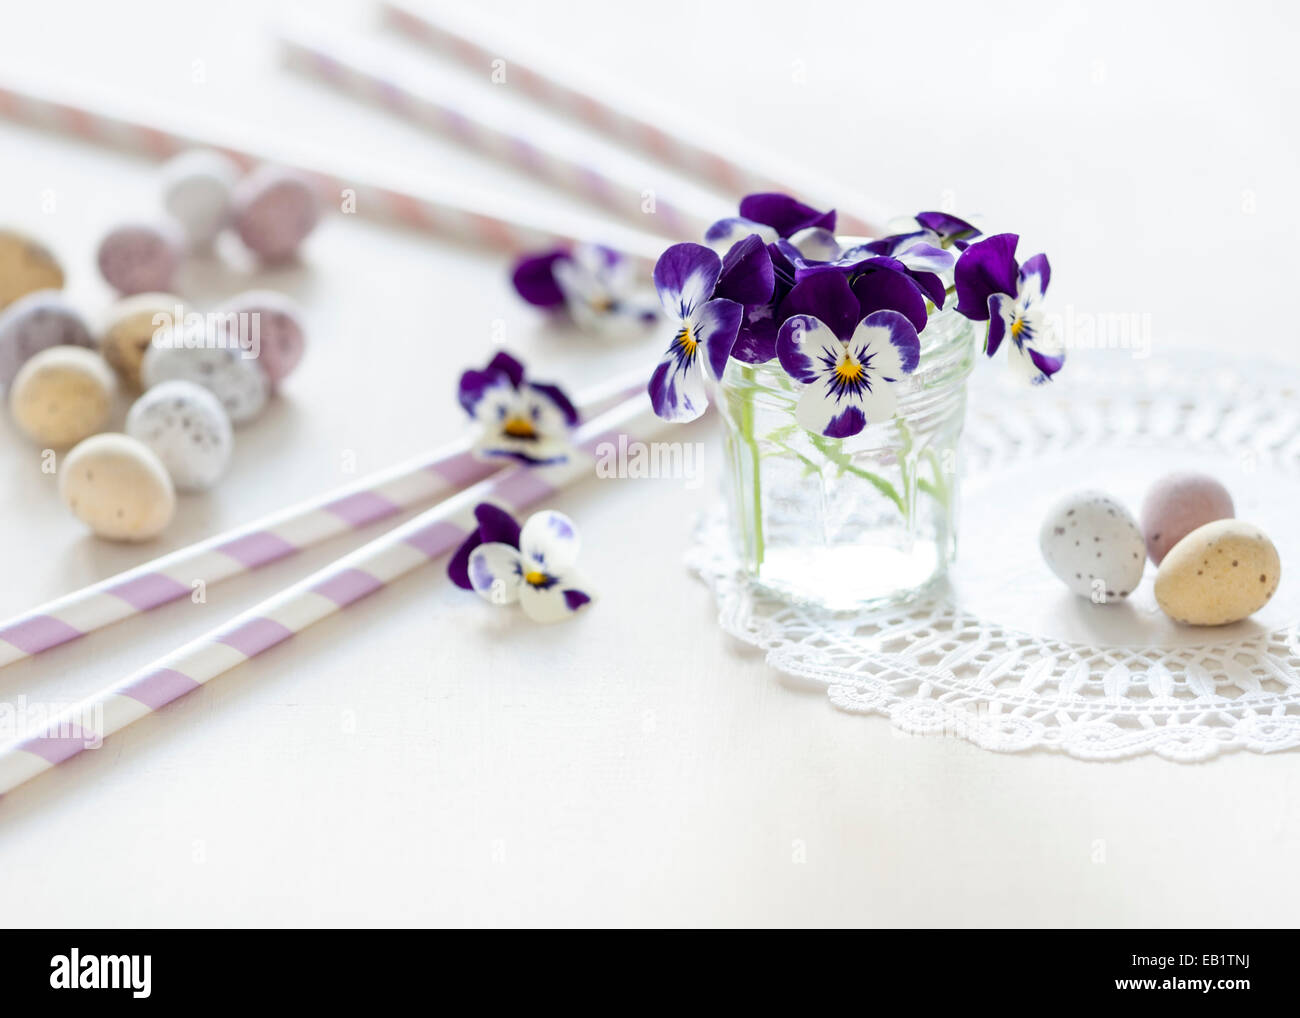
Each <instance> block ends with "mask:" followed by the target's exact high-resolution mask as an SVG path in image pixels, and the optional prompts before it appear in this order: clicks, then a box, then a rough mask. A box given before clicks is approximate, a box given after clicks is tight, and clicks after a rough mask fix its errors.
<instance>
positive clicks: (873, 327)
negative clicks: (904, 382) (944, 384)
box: [777, 311, 921, 438]
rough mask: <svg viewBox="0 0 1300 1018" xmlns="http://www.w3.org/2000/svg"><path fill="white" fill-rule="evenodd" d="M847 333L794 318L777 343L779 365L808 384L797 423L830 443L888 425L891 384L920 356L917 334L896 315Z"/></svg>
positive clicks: (872, 319)
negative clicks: (865, 429) (828, 439)
mask: <svg viewBox="0 0 1300 1018" xmlns="http://www.w3.org/2000/svg"><path fill="white" fill-rule="evenodd" d="M846 331H849V330H846V329H845V325H844V323H843V322H842V321H841V322H839V323H836V324H835V325H834V326H832V325H831V324H828V323H826V322H824V321H822V320H821V319H819V318H815V317H813V316H812V315H795V316H793V317H792V318H790V319H788V320H787V321H786V322H785V324H784V325H782V326H781V332H780V335H779V336H778V338H777V356H778V357H779V358H780V359H781V366H782V367H783V368H785V370H786V372H787V373H788V374H789V375H790V376H791V377H792V378H794V379H795V380H796V381H798V382H803V383H804V384H805V385H806V388H805V389H804V391H803V395H802V396H801V397H800V398H799V404H798V406H797V407H796V409H795V420H796V421H798V422H799V424H800V425H801V426H802V427H804V428H807V429H808V430H809V431H814V432H817V433H819V434H822V435H826V436H827V437H828V438H848V437H849V436H850V435H856V434H857V433H858V432H860V431H861V430H862V429H863V428H865V427H866V426H867V425H868V424H877V423H880V422H881V421H887V420H890V419H891V418H892V417H893V416H894V413H895V411H896V410H897V407H898V399H897V396H896V395H895V393H894V390H893V385H894V383H895V382H897V381H898V379H899V378H901V377H902V376H903V375H910V374H911V373H912V372H913V371H915V370H916V366H917V363H918V362H919V361H920V357H921V341H920V339H919V338H918V337H917V335H916V330H915V329H914V328H913V327H912V323H911V322H909V321H908V320H907V319H906V318H905V317H903V315H901V314H899V313H898V312H897V311H877V312H875V313H874V314H870V315H868V316H867V317H866V318H864V319H863V320H862V321H860V322H858V323H857V324H856V327H853V328H852V329H851V331H849V335H847V336H846V335H845V333H846Z"/></svg>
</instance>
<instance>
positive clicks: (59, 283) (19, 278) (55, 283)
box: [0, 230, 63, 309]
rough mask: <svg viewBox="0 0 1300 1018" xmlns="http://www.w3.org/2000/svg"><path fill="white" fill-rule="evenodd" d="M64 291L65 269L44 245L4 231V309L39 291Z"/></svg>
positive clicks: (0, 258)
mask: <svg viewBox="0 0 1300 1018" xmlns="http://www.w3.org/2000/svg"><path fill="white" fill-rule="evenodd" d="M61 289H63V269H62V267H61V266H60V265H59V263H58V261H57V260H56V259H55V257H54V255H52V254H50V252H49V251H48V250H46V248H45V247H44V245H42V244H40V243H38V242H37V241H35V240H32V239H31V238H30V237H25V236H23V235H22V234H21V233H15V232H14V231H13V230H0V309H3V308H6V307H8V306H9V305H10V304H12V303H13V302H14V301H16V300H17V299H18V298H19V297H25V296H26V295H27V294H29V293H34V292H36V291H37V290H61Z"/></svg>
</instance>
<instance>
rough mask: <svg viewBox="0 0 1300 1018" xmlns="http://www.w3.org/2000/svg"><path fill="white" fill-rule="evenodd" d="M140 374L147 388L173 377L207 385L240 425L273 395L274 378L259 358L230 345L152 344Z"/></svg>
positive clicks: (231, 420)
mask: <svg viewBox="0 0 1300 1018" xmlns="http://www.w3.org/2000/svg"><path fill="white" fill-rule="evenodd" d="M140 377H141V379H142V380H143V382H144V384H145V387H146V388H152V387H153V386H155V385H158V384H160V383H162V382H169V381H172V380H173V379H181V380H183V381H186V382H194V383H196V384H198V385H201V386H203V388H205V389H207V390H208V391H209V392H210V393H212V395H214V396H216V397H217V399H218V401H219V402H220V403H221V405H222V407H224V408H225V411H226V413H227V414H228V415H229V416H230V422H231V423H232V424H234V425H236V426H238V425H240V424H245V423H247V422H248V421H251V420H253V418H255V417H256V416H257V415H258V414H260V413H261V412H262V410H263V408H264V407H265V406H266V401H267V399H268V398H269V397H270V395H271V380H270V378H269V377H268V376H267V374H266V372H265V371H263V370H262V369H261V367H260V366H258V363H257V361H256V360H253V359H251V358H249V357H245V356H244V352H243V351H242V350H238V349H231V348H229V347H221V346H216V347H213V346H195V347H162V346H154V347H150V348H149V352H148V353H146V354H145V356H144V363H143V364H142V365H141V367H140Z"/></svg>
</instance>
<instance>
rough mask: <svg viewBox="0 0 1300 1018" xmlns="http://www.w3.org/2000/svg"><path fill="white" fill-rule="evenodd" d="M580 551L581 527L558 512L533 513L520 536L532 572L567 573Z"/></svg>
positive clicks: (527, 564) (526, 564)
mask: <svg viewBox="0 0 1300 1018" xmlns="http://www.w3.org/2000/svg"><path fill="white" fill-rule="evenodd" d="M578 548H579V542H578V528H577V527H575V526H574V525H573V520H571V519H569V517H567V516H565V515H564V513H560V512H556V511H555V510H554V509H548V510H545V511H544V512H540V513H533V515H532V516H530V517H528V522H527V523H525V524H524V529H523V530H522V531H521V532H520V534H519V550H520V552H521V553H522V554H523V557H524V563H525V566H526V567H527V568H530V569H531V568H534V567H536V568H538V569H540V570H541V571H544V572H547V573H552V574H555V573H563V572H565V571H566V570H568V568H569V567H570V566H572V565H573V563H574V562H576V561H577V560H578Z"/></svg>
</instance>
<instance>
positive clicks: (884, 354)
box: [849, 311, 921, 382]
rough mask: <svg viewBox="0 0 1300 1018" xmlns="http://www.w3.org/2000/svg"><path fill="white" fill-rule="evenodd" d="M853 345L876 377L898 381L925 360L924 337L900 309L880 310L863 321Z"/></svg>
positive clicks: (857, 356) (854, 351)
mask: <svg viewBox="0 0 1300 1018" xmlns="http://www.w3.org/2000/svg"><path fill="white" fill-rule="evenodd" d="M849 348H850V349H851V350H852V351H853V354H854V356H855V357H856V358H857V359H858V360H859V361H861V362H862V363H866V364H869V365H870V374H871V376H872V378H875V377H876V376H877V375H879V376H880V377H881V378H883V379H885V380H886V381H891V382H892V381H897V380H898V379H899V378H901V377H902V376H903V375H910V374H911V373H912V372H913V371H915V370H916V366H917V365H918V364H919V363H920V362H921V340H920V337H918V336H917V334H916V329H914V328H913V327H912V323H911V322H909V321H908V320H907V319H906V318H904V317H903V316H902V315H900V314H899V313H898V312H897V311H876V312H873V313H872V314H870V315H868V316H867V317H866V318H864V319H863V320H862V324H861V325H859V326H858V327H857V330H856V331H855V332H854V333H853V339H852V340H850V342H849Z"/></svg>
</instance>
